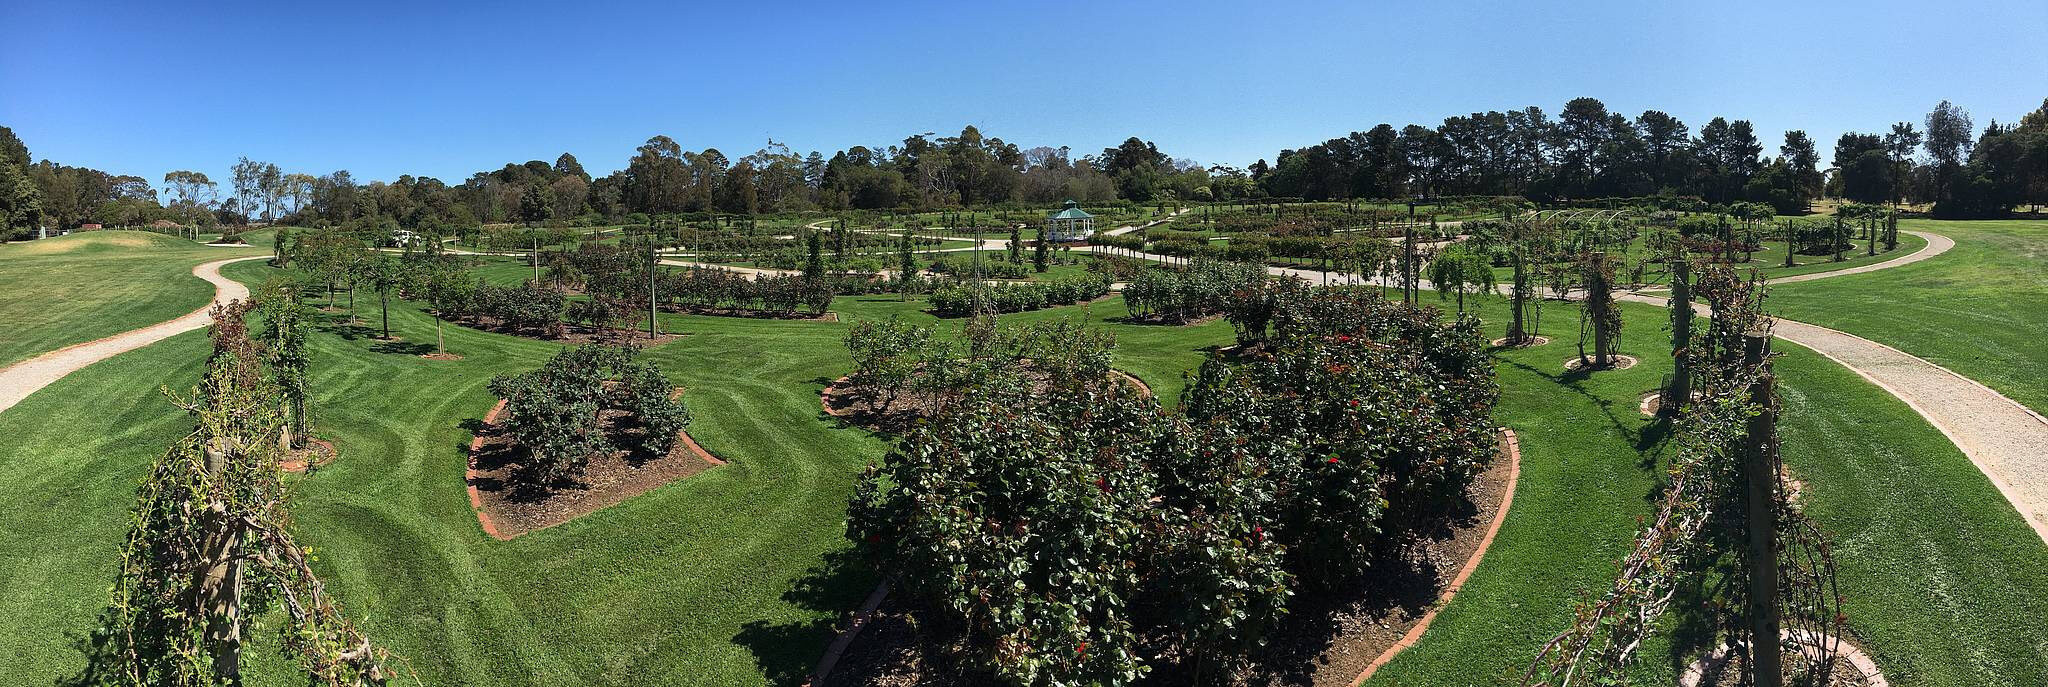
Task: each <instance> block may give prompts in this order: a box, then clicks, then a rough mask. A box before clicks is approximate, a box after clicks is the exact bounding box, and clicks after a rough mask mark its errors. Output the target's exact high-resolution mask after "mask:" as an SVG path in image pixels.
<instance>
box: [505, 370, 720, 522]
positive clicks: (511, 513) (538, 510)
mask: <svg viewBox="0 0 2048 687" xmlns="http://www.w3.org/2000/svg"><path fill="white" fill-rule="evenodd" d="M678 392H679V393H680V390H678ZM504 412H505V402H504V401H502V400H501V401H499V402H498V404H497V405H496V406H495V407H493V408H491V412H489V413H488V414H486V415H485V416H484V418H483V422H482V426H481V427H479V428H478V429H477V430H476V433H475V434H476V438H475V439H473V440H471V442H470V447H469V471H468V473H467V476H466V481H467V482H468V485H469V500H470V506H471V507H472V508H474V509H475V510H476V514H477V520H478V521H479V522H480V523H481V524H482V525H483V529H484V532H485V533H487V534H490V535H491V536H492V537H495V538H498V539H501V540H505V539H511V538H513V537H517V536H519V535H522V534H526V533H528V532H532V531H534V530H539V529H546V528H548V527H553V526H555V525H559V524H562V523H564V522H568V521H570V520H574V519H576V518H578V517H582V516H584V515H588V514H590V513H594V512H596V511H598V510H600V509H603V508H605V507H607V506H611V505H614V504H617V503H620V502H623V501H625V500H626V499H629V498H632V497H634V496H638V495H640V494H642V493H645V492H647V491H650V490H653V489H656V488H659V487H661V486H662V485H665V484H668V483H670V482H674V481H676V480H680V479H685V478H688V477H690V476H692V475H696V474H697V473H700V472H703V471H705V470H708V469H711V468H713V467H717V466H720V465H724V464H725V461H723V460H720V459H718V457H716V456H713V455H711V454H710V453H709V452H707V451H705V450H704V448H703V447H701V446H698V445H697V442H696V441H695V440H693V439H691V438H690V435H689V433H688V432H687V431H682V432H677V434H676V438H677V439H678V441H676V443H675V445H674V447H672V448H671V449H670V450H669V452H668V453H667V454H666V455H662V456H655V457H651V458H650V457H646V456H636V455H633V454H632V453H631V452H630V451H625V450H619V451H613V452H611V453H608V454H602V455H597V456H593V457H592V458H591V459H590V462H589V463H588V464H587V465H586V466H585V467H584V469H583V472H582V474H581V476H580V477H578V478H577V479H575V480H574V481H573V482H572V483H570V484H566V485H558V486H556V487H555V488H553V489H545V490H544V489H539V488H536V487H532V486H528V485H526V484H525V483H524V482H522V481H521V480H518V479H516V474H517V472H518V470H519V469H520V468H521V466H522V461H523V460H524V457H525V454H526V451H525V449H524V448H522V447H521V446H520V445H519V444H518V442H517V441H515V440H514V439H513V438H512V437H511V436H509V434H508V433H507V432H505V431H503V430H502V428H501V426H500V425H499V420H500V417H501V416H502V415H503V413H504ZM601 424H602V426H603V428H604V430H605V431H606V432H608V433H610V432H631V431H634V430H633V429H628V428H626V426H627V425H631V424H632V422H631V418H630V417H628V414H627V413H625V412H623V411H617V410H607V411H605V412H604V413H603V415H602V417H601Z"/></svg>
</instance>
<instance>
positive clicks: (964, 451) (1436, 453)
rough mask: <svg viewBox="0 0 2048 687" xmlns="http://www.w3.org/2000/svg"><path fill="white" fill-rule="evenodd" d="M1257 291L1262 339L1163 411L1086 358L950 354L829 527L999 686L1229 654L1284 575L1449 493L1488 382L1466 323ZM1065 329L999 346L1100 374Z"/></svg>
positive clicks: (1472, 328)
mask: <svg viewBox="0 0 2048 687" xmlns="http://www.w3.org/2000/svg"><path fill="white" fill-rule="evenodd" d="M1267 297H1269V298H1271V299H1272V302H1273V305H1272V308H1273V310H1272V314H1271V317H1270V320H1271V321H1272V326H1271V328H1270V333H1268V332H1267V331H1265V328H1261V331H1260V332H1259V334H1260V335H1261V336H1265V337H1269V338H1270V340H1269V342H1268V345H1267V346H1266V347H1264V348H1262V349H1261V351H1260V352H1258V353H1256V357H1253V358H1251V359H1249V360H1243V361H1234V360H1232V359H1229V358H1224V357H1218V356H1212V357H1211V359H1210V360H1208V361H1207V362H1205V363H1204V364H1203V365H1202V366H1201V368H1200V369H1198V370H1197V371H1196V373H1195V375H1194V378H1193V379H1192V380H1190V385H1189V388H1188V390H1187V392H1186V395H1185V400H1184V402H1183V403H1182V404H1181V406H1180V407H1179V408H1178V409H1177V411H1175V412H1169V411H1162V410H1161V409H1160V408H1158V407H1157V406H1156V405H1154V404H1153V403H1151V402H1149V400H1147V399H1143V398H1140V397H1137V396H1136V395H1135V394H1133V393H1130V390H1129V389H1128V388H1125V387H1122V386H1120V385H1115V384H1103V383H1101V382H1100V380H1101V379H1102V378H1101V376H1100V375H1095V374H1092V373H1091V374H1070V375H1062V376H1056V377H1054V378H1053V379H1051V380H1050V381H1048V382H1046V383H1045V384H1044V385H1043V386H1042V387H1037V388H1034V387H1032V386H1030V385H1022V384H1000V383H988V384H977V383H974V382H973V381H972V379H973V378H974V375H977V374H987V373H989V372H987V371H984V372H981V373H977V372H971V371H970V372H966V373H964V374H965V375H967V378H966V379H964V380H962V381H963V383H962V384H961V385H960V386H958V387H956V388H958V389H961V390H962V391H961V393H962V396H961V398H960V400H959V401H958V402H956V403H954V404H953V405H951V406H950V407H949V409H948V410H946V411H945V412H942V413H939V414H938V415H936V416H935V417H933V418H932V419H931V421H930V422H928V423H925V424H922V425H919V426H917V427H916V428H914V429H913V430H912V431H911V432H910V433H909V435H907V436H906V437H905V438H904V440H903V441H902V442H901V443H900V444H899V446H898V447H897V448H896V450H894V451H893V452H891V453H890V454H889V455H888V456H887V457H886V458H885V459H884V460H883V462H882V463H881V464H880V465H877V466H871V467H870V468H869V469H868V471H867V473H866V474H865V475H864V476H863V478H862V479H861V482H860V485H859V487H858V489H857V492H856V495H855V496H854V498H853V502H852V504H851V506H850V508H849V514H850V519H849V522H848V526H847V535H848V537H849V538H850V539H852V540H853V541H854V542H855V544H856V546H857V547H858V548H859V549H860V550H861V551H862V552H863V553H865V554H866V555H867V556H868V557H869V558H870V559H871V560H873V561H874V562H875V563H876V564H877V565H878V566H879V567H881V568H882V569H883V570H884V571H885V572H887V573H889V574H891V575H893V576H895V578H896V579H897V581H898V583H899V586H900V588H901V589H903V590H904V592H905V593H907V594H909V595H910V596H913V597H915V598H917V599H919V600H921V601H923V602H925V604H926V605H927V606H929V607H931V608H934V609H937V610H938V611H940V612H942V613H944V614H946V615H947V616H948V617H949V619H950V620H951V621H953V622H952V623H951V624H950V625H948V626H953V627H959V628H962V629H963V631H964V632H965V633H966V636H965V637H964V638H963V641H962V646H963V647H965V648H966V649H967V650H968V651H969V652H970V653H971V654H972V656H973V658H975V659H978V660H979V661H980V662H981V663H982V664H984V665H985V666H987V667H988V668H989V669H991V670H992V671H994V672H995V673H996V674H997V675H999V676H1001V677H1002V678H1004V679H1006V680H1009V681H1012V682H1015V683H1019V684H1056V685H1067V684H1126V683H1130V682H1132V681H1134V680H1136V679H1138V678H1139V677H1140V676H1142V675H1144V674H1146V673H1147V672H1149V671H1151V670H1153V669H1155V668H1157V667H1160V666H1161V665H1162V662H1166V663H1178V664H1180V665H1181V666H1182V667H1183V669H1185V667H1186V666H1188V665H1199V664H1203V663H1208V662H1211V661H1223V662H1228V661H1231V660H1234V659H1236V658H1238V657H1242V656H1243V655H1244V654H1245V653H1246V652H1247V651H1248V650H1250V649H1251V648H1252V647H1254V646H1256V645H1258V644H1259V643H1260V642H1261V641H1262V640H1263V639H1264V638H1265V637H1266V636H1267V634H1268V633H1269V632H1270V631H1271V630H1272V628H1273V627H1274V625H1275V624H1276V623H1277V622H1278V621H1279V619H1280V618H1281V617H1282V615H1283V613H1284V612H1285V610H1286V603H1287V600H1288V598H1289V597H1290V595H1291V594H1292V593H1293V591H1294V590H1295V589H1296V588H1297V587H1299V586H1301V585H1305V584H1313V585H1327V584H1330V583H1334V582H1342V581H1346V580H1355V579H1357V577H1358V576H1359V575H1361V574H1364V573H1365V572H1366V570H1367V564H1368V563H1369V562H1371V561H1373V560H1374V559H1375V557H1376V556H1381V555H1384V554H1386V553H1387V551H1388V548H1389V547H1388V546H1387V544H1388V543H1389V542H1391V541H1393V540H1395V539H1396V538H1397V537H1394V536H1392V535H1395V534H1398V533H1400V532H1401V531H1402V530H1406V529H1411V528H1420V527H1425V526H1431V525H1433V524H1434V523H1435V519H1436V518H1438V517H1441V516H1442V515H1443V514H1444V513H1446V512H1447V511H1448V510H1449V508H1448V507H1449V506H1451V505H1453V504H1454V503H1456V500H1457V499H1458V498H1460V497H1462V495H1463V493H1464V490H1465V488H1466V487H1467V486H1468V485H1469V484H1470V483H1471V481H1472V479H1473V478H1474V477H1475V476H1476V475H1477V474H1478V473H1479V472H1480V471H1481V470H1482V469H1484V467H1485V466H1486V465H1487V464H1488V462H1489V461H1490V460H1491V459H1492V457H1493V452H1494V449H1495V435H1494V429H1493V425H1492V423H1491V421H1490V418H1489V413H1490V411H1491V408H1492V406H1493V404H1494V402H1495V401H1496V399H1497V397H1498V393H1499V392H1498V388H1497V387H1496V386H1495V384H1494V382H1493V374H1492V373H1493V371H1492V367H1491V363H1490V360H1489V359H1488V358H1487V357H1486V355H1485V353H1484V350H1483V346H1484V343H1483V342H1482V341H1481V339H1480V335H1479V331H1478V323H1477V321H1475V320H1470V319H1460V320H1459V321H1457V322H1455V323H1450V324H1445V323H1442V322H1439V321H1438V315H1437V312H1436V311H1435V310H1430V309H1417V308H1411V307H1407V306H1402V305H1398V304H1393V303H1389V302H1387V301H1386V300H1385V299H1384V298H1383V297H1381V296H1379V295H1378V294H1377V293H1375V292H1374V291H1372V290H1368V289H1346V288H1293V287H1285V288H1279V289H1275V290H1274V292H1273V293H1271V294H1270V295H1268V296H1267ZM1072 329H1074V330H1075V331H1068V330H1061V332H1060V333H1059V335H1058V336H1051V335H1040V336H1039V337H1038V338H1037V339H1036V340H1037V341H1038V343H1037V344H1034V345H1033V346H1018V347H1014V348H1011V349H1007V350H1017V351H1025V350H1030V351H1032V352H1031V353H1030V355H1033V356H1046V357H1045V358H1042V359H1043V360H1054V359H1055V358H1053V356H1055V355H1056V351H1079V353H1076V354H1073V355H1072V356H1071V357H1069V358H1063V359H1058V360H1059V361H1060V362H1059V363H1058V364H1057V365H1052V364H1048V365H1047V367H1061V368H1065V367H1073V368H1083V369H1091V370H1093V369H1097V368H1095V367H1093V366H1094V365H1097V364H1099V365H1100V366H1101V367H1100V369H1101V370H1102V371H1103V372H1106V371H1107V360H1108V355H1107V353H1108V345H1107V342H1106V341H1102V340H1100V339H1094V340H1091V339H1089V338H1087V337H1086V336H1085V334H1084V333H1082V332H1080V331H1078V329H1079V328H1078V327H1073V328H1072ZM976 336H979V337H983V338H988V339H992V340H993V339H1000V337H999V336H998V335H996V334H989V333H986V332H985V333H982V334H979V335H974V336H970V339H971V340H974V339H975V337H976ZM1061 337H1065V338H1064V339H1063V338H1061ZM1090 341H1098V342H1099V343H1093V344H1091V343H1090ZM981 345H986V344H981ZM1197 670H1199V668H1197Z"/></svg>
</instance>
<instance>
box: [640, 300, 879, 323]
mask: <svg viewBox="0 0 2048 687" xmlns="http://www.w3.org/2000/svg"><path fill="white" fill-rule="evenodd" d="M661 311H662V312H666V313H680V314H684V315H708V316H711V317H747V318H753V319H757V320H802V321H805V322H838V321H839V313H836V312H832V311H830V310H827V311H825V312H824V313H823V314H819V315H812V314H810V313H807V312H803V311H797V312H789V313H786V312H781V311H776V310H754V309H752V308H711V307H705V306H700V305H675V304H664V305H662V306H661Z"/></svg>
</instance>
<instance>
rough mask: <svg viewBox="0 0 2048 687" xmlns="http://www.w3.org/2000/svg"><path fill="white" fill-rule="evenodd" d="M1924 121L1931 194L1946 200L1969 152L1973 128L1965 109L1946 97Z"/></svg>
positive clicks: (1974, 130) (1974, 128)
mask: <svg viewBox="0 0 2048 687" xmlns="http://www.w3.org/2000/svg"><path fill="white" fill-rule="evenodd" d="M1926 124H1927V133H1926V139H1925V143H1924V145H1926V146H1927V156H1928V157H1930V158H1933V160H1934V195H1935V198H1936V199H1937V200H1939V199H1946V198H1948V196H1949V192H1950V190H1951V189H1952V187H1953V185H1954V182H1955V177H1956V176H1957V175H1958V174H1959V173H1960V172H1961V167H1962V163H1963V160H1965V159H1966V158H1968V157H1969V155H1970V137H1971V135H1972V134H1974V133H1975V132H1976V127H1975V125H1973V124H1971V122H1970V113H1969V112H1966V111H1964V110H1963V108H1960V107H1956V106H1954V105H1951V104H1949V102H1948V101H1946V100H1943V101H1941V103H1940V104H1937V105H1935V106H1934V110H1933V111H1932V112H1928V113H1927V121H1926Z"/></svg>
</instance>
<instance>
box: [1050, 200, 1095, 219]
mask: <svg viewBox="0 0 2048 687" xmlns="http://www.w3.org/2000/svg"><path fill="white" fill-rule="evenodd" d="M1093 217H1095V216H1094V215H1091V214H1088V213H1087V212H1085V211H1083V210H1082V209H1081V204H1080V203H1076V202H1074V201H1071V200H1069V201H1067V207H1066V209H1064V210H1061V211H1059V212H1058V213H1055V214H1053V215H1052V216H1051V217H1047V218H1046V219H1091V218H1093Z"/></svg>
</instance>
